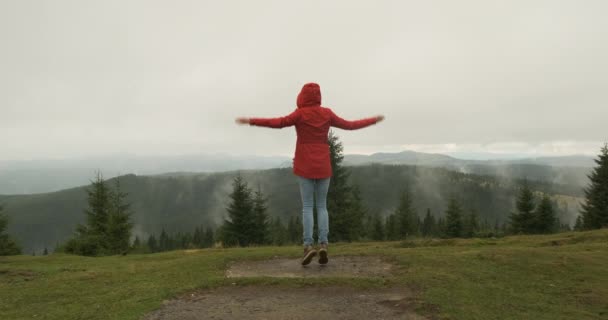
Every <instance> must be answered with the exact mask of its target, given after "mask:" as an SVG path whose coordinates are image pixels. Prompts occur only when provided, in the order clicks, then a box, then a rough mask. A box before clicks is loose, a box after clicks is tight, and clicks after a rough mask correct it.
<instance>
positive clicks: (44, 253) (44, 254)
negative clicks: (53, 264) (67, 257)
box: [42, 247, 49, 256]
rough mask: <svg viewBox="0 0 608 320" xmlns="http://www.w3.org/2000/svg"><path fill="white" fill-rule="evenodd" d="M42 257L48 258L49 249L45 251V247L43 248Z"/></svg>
mask: <svg viewBox="0 0 608 320" xmlns="http://www.w3.org/2000/svg"><path fill="white" fill-rule="evenodd" d="M42 255H43V256H48V255H49V249H47V248H46V247H45V248H44V251H42Z"/></svg>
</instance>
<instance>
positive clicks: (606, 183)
mask: <svg viewBox="0 0 608 320" xmlns="http://www.w3.org/2000/svg"><path fill="white" fill-rule="evenodd" d="M595 163H597V165H598V166H597V167H595V168H594V169H593V171H592V172H591V174H590V175H589V176H588V177H589V180H590V183H589V186H588V187H587V188H585V190H584V191H585V203H583V204H582V210H581V214H582V216H583V228H584V229H599V228H604V227H608V144H605V145H604V147H603V148H602V150H601V153H600V155H599V158H598V159H596V160H595Z"/></svg>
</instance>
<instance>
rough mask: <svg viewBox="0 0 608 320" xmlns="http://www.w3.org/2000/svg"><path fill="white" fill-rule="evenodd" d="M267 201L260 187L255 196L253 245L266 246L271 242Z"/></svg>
mask: <svg viewBox="0 0 608 320" xmlns="http://www.w3.org/2000/svg"><path fill="white" fill-rule="evenodd" d="M266 202H267V199H266V198H265V197H264V195H263V194H262V191H261V190H260V188H259V187H258V190H257V191H256V192H255V196H254V198H253V214H254V219H255V221H254V223H255V226H254V230H252V239H251V243H254V244H265V243H269V242H270V238H269V235H268V228H269V222H268V214H267V213H266V210H267V208H268V207H267V206H266Z"/></svg>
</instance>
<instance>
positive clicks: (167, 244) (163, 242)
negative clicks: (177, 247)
mask: <svg viewBox="0 0 608 320" xmlns="http://www.w3.org/2000/svg"><path fill="white" fill-rule="evenodd" d="M171 247H172V245H171V239H169V235H168V234H167V232H166V231H165V229H164V228H163V230H162V231H161V232H160V237H159V238H158V250H159V251H161V252H163V251H169V250H171Z"/></svg>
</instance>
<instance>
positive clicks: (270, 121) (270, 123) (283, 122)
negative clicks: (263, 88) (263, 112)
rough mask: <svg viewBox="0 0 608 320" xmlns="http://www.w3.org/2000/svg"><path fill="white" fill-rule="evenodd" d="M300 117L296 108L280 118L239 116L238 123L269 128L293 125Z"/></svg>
mask: <svg viewBox="0 0 608 320" xmlns="http://www.w3.org/2000/svg"><path fill="white" fill-rule="evenodd" d="M299 119H300V113H299V112H298V110H296V111H294V112H292V113H290V114H289V115H287V116H285V117H279V118H237V119H236V123H238V124H249V125H252V126H260V127H269V128H284V127H289V126H293V125H294V124H296V122H297V121H298V120H299Z"/></svg>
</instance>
